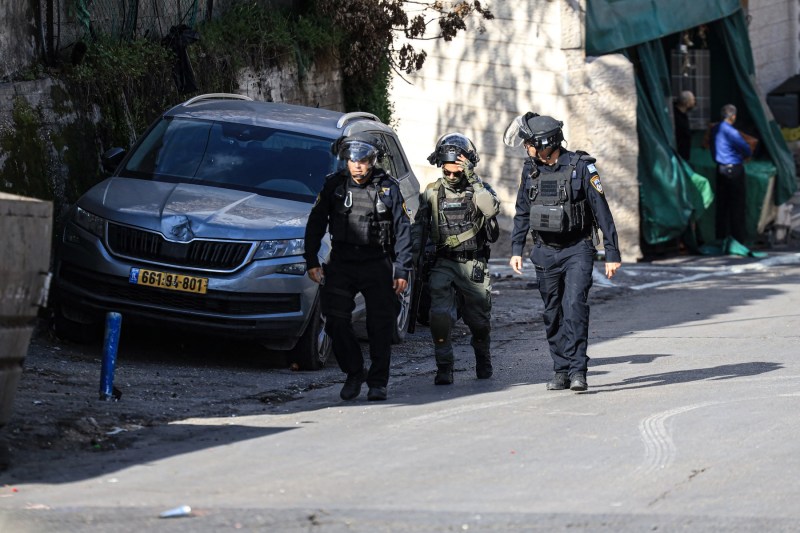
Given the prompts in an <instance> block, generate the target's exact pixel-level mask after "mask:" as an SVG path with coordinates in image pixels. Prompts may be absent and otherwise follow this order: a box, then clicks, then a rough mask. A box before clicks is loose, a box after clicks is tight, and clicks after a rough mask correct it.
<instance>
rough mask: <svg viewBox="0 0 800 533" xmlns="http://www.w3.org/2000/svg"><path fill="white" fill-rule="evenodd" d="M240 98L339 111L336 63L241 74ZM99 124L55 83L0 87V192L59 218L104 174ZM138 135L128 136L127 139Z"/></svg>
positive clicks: (96, 116)
mask: <svg viewBox="0 0 800 533" xmlns="http://www.w3.org/2000/svg"><path fill="white" fill-rule="evenodd" d="M301 78H302V79H301ZM239 93H240V94H247V95H249V96H250V97H252V98H253V99H256V100H267V101H275V102H287V103H293V104H300V105H309V106H315V107H324V108H327V109H333V110H337V111H343V110H344V106H343V103H342V102H343V100H344V99H343V93H342V83H341V72H340V69H339V65H338V63H337V62H335V61H324V62H321V63H320V64H317V65H315V66H314V67H312V68H310V69H309V70H308V71H306V72H304V74H303V76H302V77H301V76H300V75H299V74H298V69H297V66H296V64H295V63H294V62H293V61H290V62H289V63H287V65H285V66H284V67H282V68H273V69H271V70H269V71H265V72H260V73H253V72H250V71H245V72H242V73H241V75H240V82H239ZM175 103H176V104H177V103H179V102H175ZM102 122H103V117H102V115H101V113H100V109H99V108H97V107H94V108H93V109H91V110H90V111H88V112H87V111H83V110H80V109H78V108H77V107H76V105H75V104H74V102H72V101H71V100H70V98H69V96H68V91H67V90H66V88H65V87H64V85H63V84H62V82H60V81H58V80H55V79H51V78H45V79H40V80H34V81H25V82H9V83H0V192H4V193H11V194H18V195H22V196H29V197H33V198H39V199H44V200H53V201H54V208H55V214H56V218H57V217H58V215H59V214H60V213H62V212H63V211H64V210H65V209H66V208H67V207H68V204H69V203H70V202H72V201H74V200H75V199H77V197H78V196H79V195H80V194H82V193H83V192H85V191H86V190H87V189H88V188H89V187H90V186H91V185H93V184H94V183H97V182H99V181H100V180H102V179H103V178H104V176H105V175H104V173H103V172H102V171H101V170H100V158H101V155H102V152H104V151H105V150H107V149H108V148H110V146H104V145H103V141H102V140H101V138H102V135H101V134H100V133H99V130H100V129H101V128H100V127H101V126H102ZM140 133H142V132H134V131H131V138H132V139H133V138H135V136H136V135H138V134H140Z"/></svg>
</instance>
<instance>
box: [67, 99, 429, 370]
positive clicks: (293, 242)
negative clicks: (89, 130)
mask: <svg viewBox="0 0 800 533" xmlns="http://www.w3.org/2000/svg"><path fill="white" fill-rule="evenodd" d="M357 131H368V132H370V133H373V134H375V135H378V136H380V137H382V138H383V139H384V140H385V142H386V145H387V146H388V148H389V153H388V154H387V156H386V157H384V158H383V160H382V161H380V162H379V165H380V166H382V167H383V168H384V169H386V170H387V171H388V172H389V173H390V174H391V175H392V176H394V177H395V178H397V180H398V181H399V183H400V189H401V191H402V193H403V195H404V197H405V200H406V207H407V209H408V212H409V216H411V217H412V220H413V216H414V213H415V212H416V209H417V207H418V194H419V182H418V181H417V178H416V177H415V176H414V174H413V172H412V171H411V167H410V165H409V164H408V160H407V159H406V156H405V154H404V152H403V149H402V148H401V146H400V142H399V141H398V139H397V135H396V134H395V132H394V131H393V130H392V129H391V128H390V127H389V126H387V125H385V124H383V123H381V122H380V120H379V119H378V118H377V117H375V116H374V115H371V114H368V113H346V114H343V113H339V112H335V111H329V110H325V109H317V108H310V107H302V106H295V105H288V104H279V103H270V102H256V101H253V100H251V99H250V98H248V97H245V96H241V95H235V94H206V95H201V96H197V97H195V98H192V99H190V100H188V101H186V102H184V103H182V104H180V105H178V106H175V107H174V108H172V109H170V110H169V111H167V112H166V113H164V115H163V116H161V117H160V118H159V119H158V120H157V121H156V122H155V123H154V124H153V125H152V126H151V127H150V128H149V130H148V131H147V132H146V133H145V134H144V135H143V136H142V137H141V138H140V139H139V140H138V142H137V143H136V145H135V146H134V147H133V149H132V150H131V151H130V152H129V153H125V151H124V150H122V149H119V148H117V149H112V150H109V152H107V153H106V154H105V156H104V165H105V166H106V167H107V168H109V169H112V168H113V169H115V170H114V172H113V174H112V176H111V177H110V178H108V179H106V180H105V181H103V182H102V183H99V184H97V185H95V186H94V187H92V188H91V189H90V190H89V191H88V192H86V193H85V194H84V195H83V196H82V197H81V198H80V199H79V200H78V201H77V203H76V205H75V206H73V207H72V209H71V211H70V212H69V213H68V216H67V220H66V222H65V224H64V232H63V236H62V238H61V239H60V243H59V246H58V249H57V263H56V290H55V291H53V295H54V298H55V300H54V302H53V309H54V326H55V330H56V333H57V334H58V335H59V336H61V337H64V338H69V339H72V340H80V341H86V340H90V339H92V338H99V336H100V328H101V326H102V324H103V316H104V315H105V313H106V312H109V311H117V312H120V313H122V315H123V317H124V319H125V321H126V322H128V321H134V322H141V323H145V324H150V325H155V326H158V327H162V328H171V329H184V330H195V331H202V332H203V333H213V334H219V335H227V336H231V337H238V338H242V339H251V340H256V341H258V342H260V343H262V344H263V345H264V346H265V347H267V348H270V349H274V350H287V351H288V355H289V359H290V361H292V362H294V363H296V364H297V365H299V367H300V368H302V369H316V368H319V367H320V366H322V365H323V364H324V363H325V360H326V359H327V358H328V356H329V354H330V351H331V346H330V341H329V339H328V337H327V335H325V332H324V317H323V316H321V315H320V312H319V294H318V293H319V290H318V286H317V285H316V284H315V283H313V282H312V281H311V280H309V279H308V277H307V276H306V275H305V272H306V265H305V262H304V261H303V258H302V253H303V250H304V244H305V243H304V241H303V236H304V232H305V225H306V221H307V217H308V213H309V212H310V210H311V206H312V204H313V202H314V200H315V198H316V195H317V193H318V192H319V191H320V189H321V188H322V184H323V182H324V180H325V176H326V175H328V174H329V173H331V172H333V171H335V170H337V169H338V168H340V167H339V165H340V164H342V163H341V162H340V161H338V160H337V159H336V157H335V156H334V155H333V154H332V153H331V151H330V146H331V143H332V142H333V141H334V140H335V139H336V138H338V137H339V136H341V135H343V134H344V135H347V134H350V133H354V132H357ZM329 252H330V243H329V241H328V240H327V237H326V242H325V243H323V247H322V250H321V251H320V260H321V261H325V260H326V259H327V256H328V254H329ZM410 293H411V289H410V288H409V290H408V291H407V292H406V294H405V295H404V296H403V297H402V298H400V299H399V301H398V302H397V304H398V305H397V308H398V324H397V332H396V338H395V341H396V342H397V341H399V340H400V339H402V337H403V334H404V332H405V330H406V326H407V321H408V310H409V309H408V308H409V300H410ZM363 311H364V308H363V302H359V305H358V306H357V309H356V312H355V317H356V318H357V317H358V316H359V315H360V314H363Z"/></svg>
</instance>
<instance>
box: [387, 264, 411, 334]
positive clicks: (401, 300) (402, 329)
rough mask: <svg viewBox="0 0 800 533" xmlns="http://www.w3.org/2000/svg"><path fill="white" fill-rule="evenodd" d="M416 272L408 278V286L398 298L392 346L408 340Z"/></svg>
mask: <svg viewBox="0 0 800 533" xmlns="http://www.w3.org/2000/svg"><path fill="white" fill-rule="evenodd" d="M415 281H416V280H415V279H414V272H411V274H410V275H409V276H408V286H407V287H406V290H404V291H403V294H401V295H399V296H398V297H397V323H396V325H395V328H394V335H392V344H399V343H401V342H403V341H404V340H405V338H406V332H407V331H408V319H409V318H410V316H411V297H412V295H413V294H414V283H415Z"/></svg>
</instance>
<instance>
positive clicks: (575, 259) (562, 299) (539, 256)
mask: <svg viewBox="0 0 800 533" xmlns="http://www.w3.org/2000/svg"><path fill="white" fill-rule="evenodd" d="M595 253H596V250H595V248H594V245H593V244H592V242H591V241H590V240H580V241H578V242H577V243H576V244H573V245H571V246H567V247H565V248H553V247H550V246H547V245H545V244H542V243H539V242H537V243H536V244H535V245H534V247H533V251H532V252H531V261H533V264H534V266H535V267H536V279H537V280H538V281H539V293H540V294H541V296H542V302H544V327H545V332H546V333H547V341H548V343H549V344H550V356H551V357H552V358H553V370H555V371H556V372H565V373H567V374H568V375H572V374H574V373H575V372H586V366H587V364H588V363H589V357H588V356H587V355H586V346H587V343H588V339H589V304H588V303H587V299H588V297H589V289H590V288H591V287H592V269H593V267H594V255H595Z"/></svg>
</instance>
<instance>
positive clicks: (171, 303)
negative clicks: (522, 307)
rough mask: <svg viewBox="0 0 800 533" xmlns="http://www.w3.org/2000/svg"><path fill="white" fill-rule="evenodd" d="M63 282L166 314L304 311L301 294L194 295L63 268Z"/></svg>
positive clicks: (97, 294)
mask: <svg viewBox="0 0 800 533" xmlns="http://www.w3.org/2000/svg"><path fill="white" fill-rule="evenodd" d="M60 278H61V279H62V280H64V281H65V282H67V283H70V284H72V285H75V286H77V287H80V288H81V289H83V290H85V291H86V292H88V293H91V294H92V295H93V296H94V297H96V298H97V299H99V300H106V301H109V302H113V303H124V304H139V305H146V306H148V307H153V306H155V307H159V308H162V309H165V310H173V311H174V310H177V311H200V312H205V313H215V314H223V315H234V316H239V315H266V314H275V313H296V312H298V311H300V295H299V294H282V293H238V292H226V291H212V290H210V291H208V293H206V294H191V293H183V292H180V291H172V290H168V289H158V288H153V287H140V286H137V285H133V284H131V283H129V282H128V281H127V278H125V279H121V278H118V277H116V276H107V275H104V274H97V273H92V272H85V271H80V270H78V269H75V268H74V267H71V266H69V265H66V264H63V265H62V267H61V272H60Z"/></svg>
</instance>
